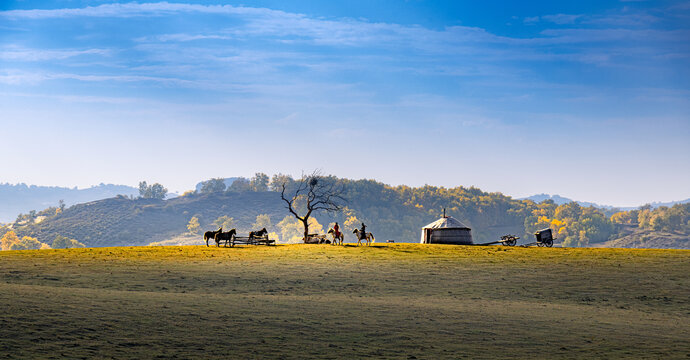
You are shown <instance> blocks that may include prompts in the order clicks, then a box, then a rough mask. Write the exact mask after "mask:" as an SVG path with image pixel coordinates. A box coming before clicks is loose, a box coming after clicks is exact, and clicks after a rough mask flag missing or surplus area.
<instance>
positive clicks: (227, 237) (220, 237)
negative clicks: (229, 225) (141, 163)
mask: <svg viewBox="0 0 690 360" xmlns="http://www.w3.org/2000/svg"><path fill="white" fill-rule="evenodd" d="M235 234H237V230H235V229H232V230H230V231H228V232H219V233H218V234H216V237H215V238H214V239H215V240H216V246H220V242H221V241H225V246H228V242H229V241H231V240H232V238H233V237H235Z"/></svg>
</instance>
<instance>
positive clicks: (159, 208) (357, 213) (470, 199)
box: [0, 173, 690, 250]
mask: <svg viewBox="0 0 690 360" xmlns="http://www.w3.org/2000/svg"><path fill="white" fill-rule="evenodd" d="M322 180H323V181H330V182H334V183H337V184H338V185H339V186H341V187H342V189H343V197H344V198H345V199H346V200H347V201H346V202H345V203H343V204H342V205H343V206H342V209H341V210H340V211H338V212H335V213H317V214H315V215H314V216H313V217H312V219H310V232H313V233H325V232H326V231H327V230H328V228H329V227H331V226H332V225H333V224H334V223H335V222H336V221H337V222H339V224H340V226H341V228H343V230H344V232H345V234H346V241H347V240H350V241H351V240H353V239H354V235H352V234H351V231H352V229H354V228H355V227H359V225H360V224H361V223H362V222H364V223H366V224H367V226H368V229H370V230H371V231H372V232H373V233H374V234H375V236H376V239H377V241H385V240H388V239H393V240H395V241H396V242H417V241H419V236H420V228H421V227H422V226H424V225H426V224H428V223H430V222H432V221H434V220H436V219H438V218H439V217H440V216H442V214H443V211H444V209H445V210H446V212H447V213H448V214H449V215H452V216H453V217H455V218H457V219H458V220H460V221H462V222H463V223H465V224H466V225H468V226H469V227H470V228H472V234H473V238H474V241H475V243H483V242H490V241H495V240H497V239H498V238H499V237H500V236H501V235H505V234H514V235H518V236H520V237H521V238H522V239H523V242H530V241H532V239H533V238H534V235H533V234H534V232H535V231H537V230H539V229H544V228H547V227H548V228H551V229H552V230H553V231H554V234H555V236H556V237H557V241H556V242H557V243H560V244H561V246H568V247H586V246H606V245H607V244H609V243H610V242H611V241H618V240H619V239H623V238H626V239H627V238H632V239H634V241H637V242H639V241H640V239H641V238H643V239H646V240H647V241H648V242H649V241H651V240H653V239H654V236H657V235H659V234H662V235H664V236H666V238H672V239H674V240H673V241H674V242H673V243H672V245H665V246H670V247H679V248H688V247H690V241H689V240H688V239H689V238H690V236H689V235H688V234H690V204H687V203H686V204H676V205H674V206H672V207H665V206H661V207H658V208H652V207H651V206H643V207H640V208H639V209H635V210H629V211H617V210H616V209H600V208H597V207H593V206H588V207H586V206H581V205H579V204H578V203H576V202H570V203H566V204H561V205H557V204H556V203H555V202H554V201H552V200H545V201H542V202H540V203H536V202H534V201H532V200H516V199H513V198H511V197H509V196H506V195H503V194H501V193H499V192H492V193H489V192H484V191H482V190H480V189H478V188H476V187H463V186H459V187H454V188H446V187H437V186H431V185H425V186H422V187H409V186H405V185H401V186H390V185H386V184H383V183H381V182H378V181H375V180H350V179H343V178H337V177H334V176H323V177H322ZM283 184H286V186H287V188H288V189H290V188H291V187H294V186H295V184H296V181H295V179H293V178H292V177H290V176H288V175H283V174H276V175H273V176H272V177H269V176H268V175H266V174H263V173H257V174H256V175H255V176H254V177H252V178H249V179H247V178H236V179H234V181H232V183H231V185H230V186H227V184H226V181H225V179H223V178H217V179H210V180H207V181H205V182H203V183H202V184H201V186H199V187H197V189H196V190H190V191H188V192H185V193H184V194H183V195H182V196H179V197H175V198H172V199H167V200H165V199H164V198H165V192H167V190H166V189H165V188H164V187H163V186H162V185H161V184H151V185H149V184H147V183H146V182H142V183H140V186H139V192H140V194H139V195H140V196H139V197H131V196H129V197H128V196H124V195H121V196H117V197H114V198H109V199H105V200H100V201H93V202H90V203H86V204H77V205H74V206H70V207H66V206H65V205H64V204H58V205H57V206H53V207H49V208H47V209H44V210H42V211H33V212H30V213H29V214H26V215H24V214H22V215H20V216H19V217H18V218H17V220H16V221H15V222H13V223H10V224H6V225H4V226H2V227H0V237H1V240H2V241H1V245H2V250H10V249H41V248H44V249H45V248H50V247H53V248H55V247H82V246H124V245H147V244H171V242H170V241H169V239H171V238H175V237H179V236H186V237H188V238H192V239H199V238H200V237H201V234H202V233H203V231H207V230H215V229H217V228H219V227H223V228H224V229H226V230H228V229H230V228H237V229H238V233H239V234H243V233H245V232H248V231H251V230H255V229H260V228H263V227H265V228H267V229H268V230H269V232H270V237H271V238H273V239H276V240H278V242H280V243H295V242H300V241H301V238H302V230H303V229H302V224H301V223H299V222H298V221H297V220H296V219H295V218H294V217H293V216H291V215H290V214H289V213H288V212H287V211H286V210H285V204H284V203H283V202H281V200H280V194H279V191H280V189H281V188H282V185H283ZM638 235H639V236H638ZM347 237H349V238H347ZM166 241H168V242H166ZM631 241H632V240H631ZM634 241H633V242H634ZM173 243H174V242H173ZM622 246H625V245H622ZM651 247H654V246H653V244H652V245H651Z"/></svg>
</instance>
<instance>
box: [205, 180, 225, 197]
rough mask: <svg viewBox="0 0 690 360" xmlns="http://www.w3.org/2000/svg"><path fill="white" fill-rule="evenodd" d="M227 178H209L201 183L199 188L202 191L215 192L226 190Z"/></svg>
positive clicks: (206, 192)
mask: <svg viewBox="0 0 690 360" xmlns="http://www.w3.org/2000/svg"><path fill="white" fill-rule="evenodd" d="M225 188H226V186H225V179H223V178H214V179H209V180H206V181H204V182H203V183H201V189H199V192H200V193H205V194H208V193H214V192H223V191H225Z"/></svg>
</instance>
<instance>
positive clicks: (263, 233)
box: [249, 228, 268, 240]
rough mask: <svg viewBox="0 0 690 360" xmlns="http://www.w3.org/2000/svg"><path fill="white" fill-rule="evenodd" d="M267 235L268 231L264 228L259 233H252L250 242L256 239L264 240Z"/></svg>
mask: <svg viewBox="0 0 690 360" xmlns="http://www.w3.org/2000/svg"><path fill="white" fill-rule="evenodd" d="M266 234H268V230H266V228H263V229H261V230H259V231H252V232H250V233H249V240H253V239H254V238H262V237H264V236H265V235H266Z"/></svg>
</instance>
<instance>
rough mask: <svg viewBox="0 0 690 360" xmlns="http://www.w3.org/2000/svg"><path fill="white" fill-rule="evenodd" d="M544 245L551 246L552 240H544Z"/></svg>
mask: <svg viewBox="0 0 690 360" xmlns="http://www.w3.org/2000/svg"><path fill="white" fill-rule="evenodd" d="M544 246H546V247H552V246H553V240H551V239H549V240H546V242H545V243H544Z"/></svg>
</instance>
